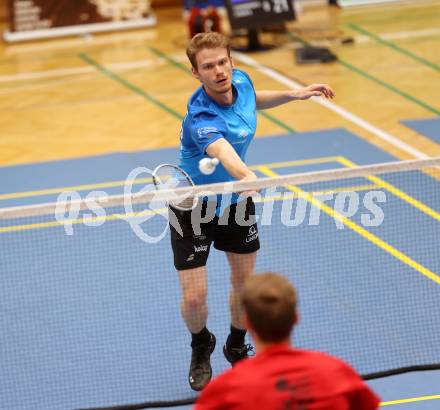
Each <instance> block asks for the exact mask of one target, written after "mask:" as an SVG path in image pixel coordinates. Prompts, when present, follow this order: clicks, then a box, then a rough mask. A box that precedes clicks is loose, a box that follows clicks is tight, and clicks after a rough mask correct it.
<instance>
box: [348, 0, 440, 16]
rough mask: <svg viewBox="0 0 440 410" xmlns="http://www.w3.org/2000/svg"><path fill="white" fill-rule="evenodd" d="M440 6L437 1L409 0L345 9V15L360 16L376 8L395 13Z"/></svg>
mask: <svg viewBox="0 0 440 410" xmlns="http://www.w3.org/2000/svg"><path fill="white" fill-rule="evenodd" d="M437 4H438V1H437V0H425V1H423V0H407V1H401V2H400V3H399V4H396V3H382V4H363V5H359V6H355V7H351V8H344V9H343V11H342V13H343V15H348V14H360V13H370V12H371V10H373V9H374V8H381V11H394V10H395V9H396V7H399V9H403V8H404V9H413V8H421V7H426V6H435V5H437Z"/></svg>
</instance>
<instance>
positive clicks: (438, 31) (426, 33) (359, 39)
mask: <svg viewBox="0 0 440 410" xmlns="http://www.w3.org/2000/svg"><path fill="white" fill-rule="evenodd" d="M438 35H440V28H428V29H424V30H414V31H398V32H395V33H382V34H377V36H379V37H381V38H382V39H384V40H406V39H411V38H419V37H432V36H438ZM372 41H375V40H372V39H371V38H370V37H368V36H356V37H355V38H354V42H355V43H357V44H360V43H369V42H372Z"/></svg>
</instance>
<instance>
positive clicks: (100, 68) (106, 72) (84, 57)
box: [79, 53, 183, 120]
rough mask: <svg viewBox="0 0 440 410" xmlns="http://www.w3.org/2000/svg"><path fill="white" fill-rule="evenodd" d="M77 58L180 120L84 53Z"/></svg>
mask: <svg viewBox="0 0 440 410" xmlns="http://www.w3.org/2000/svg"><path fill="white" fill-rule="evenodd" d="M79 57H80V58H81V59H82V60H84V61H85V62H86V63H87V64H90V65H92V66H94V67H95V68H96V69H97V70H98V71H100V72H101V73H102V74H104V75H106V76H107V77H109V78H111V79H112V80H114V81H116V82H118V83H119V84H121V85H123V86H125V87H127V88H128V89H130V90H131V91H133V92H135V93H136V94H139V95H140V96H142V97H144V98H145V99H146V100H148V101H150V102H151V103H153V104H154V105H156V106H157V107H159V108H161V109H162V110H164V111H166V112H167V113H169V114H171V115H172V116H174V117H175V118H177V119H179V120H182V118H183V117H182V116H181V115H180V114H179V113H178V112H177V111H174V110H173V109H172V108H170V107H168V106H167V105H165V104H164V103H163V102H161V101H159V100H158V99H156V98H154V97H153V96H152V95H150V94H148V93H147V92H145V91H144V90H142V89H141V88H139V87H137V86H136V85H134V84H132V83H130V82H129V81H127V80H126V79H124V78H123V77H121V76H119V75H118V74H115V73H114V72H113V71H110V70H108V69H107V68H105V67H104V66H102V65H101V64H99V63H97V62H96V61H95V60H93V59H92V58H91V57H90V56H88V55H87V54H85V53H80V54H79Z"/></svg>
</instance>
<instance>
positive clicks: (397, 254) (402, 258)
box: [259, 166, 440, 285]
mask: <svg viewBox="0 0 440 410" xmlns="http://www.w3.org/2000/svg"><path fill="white" fill-rule="evenodd" d="M259 171H260V172H262V173H263V174H265V175H266V176H268V177H275V176H278V174H277V173H276V172H274V171H272V170H271V169H269V168H267V167H265V166H260V167H259ZM286 188H287V189H289V190H290V191H292V192H295V193H296V194H297V195H298V196H300V197H302V198H304V199H306V200H307V201H308V202H310V203H311V204H312V205H314V206H316V207H318V208H319V209H321V210H322V211H324V212H325V213H326V214H327V215H329V216H331V217H332V218H333V219H336V220H338V221H340V222H342V223H343V224H344V225H345V226H347V227H348V228H350V229H351V230H352V231H354V232H356V233H357V234H359V235H360V236H362V237H363V238H365V239H367V240H368V241H370V242H371V243H373V244H374V245H376V246H377V247H379V248H381V249H383V250H384V251H385V252H387V253H389V254H390V255H392V256H394V257H395V258H396V259H398V260H400V261H401V262H403V263H404V264H405V265H408V266H409V267H411V268H413V269H415V270H416V271H418V272H420V273H421V274H422V275H424V276H426V277H427V278H428V279H431V280H432V281H433V282H435V283H437V284H438V285H440V277H439V276H438V275H436V274H435V273H434V272H432V271H431V270H429V269H428V268H426V267H425V266H423V265H421V264H420V263H418V262H416V261H415V260H414V259H411V258H410V257H409V256H408V255H405V254H404V253H403V252H401V251H399V250H397V249H396V248H394V247H392V246H391V245H390V244H388V243H387V242H385V241H383V240H382V239H380V238H379V237H377V236H376V235H374V234H372V233H371V232H368V231H367V230H366V229H364V228H362V227H361V226H359V225H357V224H356V223H355V222H353V221H352V220H350V219H348V218H346V217H345V216H343V215H341V214H340V213H339V212H337V211H335V210H334V209H333V208H331V207H329V206H328V205H326V204H324V203H323V202H321V201H319V200H318V199H316V198H315V197H313V195H312V194H310V193H307V192H305V191H303V190H302V189H301V188H299V187H297V186H295V185H287V186H286Z"/></svg>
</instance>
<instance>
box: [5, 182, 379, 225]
mask: <svg viewBox="0 0 440 410" xmlns="http://www.w3.org/2000/svg"><path fill="white" fill-rule="evenodd" d="M375 188H377V186H375V185H360V186H352V187H344V188H336V189H331V190H326V191H319V192H312V193H311V194H312V195H325V194H329V193H330V194H331V193H336V192H350V191H365V190H368V189H375ZM297 197H298V195H297V194H296V193H294V192H290V193H288V192H284V193H283V194H280V195H274V196H270V197H258V198H254V202H256V203H259V202H270V201H284V200H287V199H294V198H297ZM166 212H167V208H159V209H156V210H154V211H152V210H144V211H141V212H138V213H128V214H127V213H126V214H113V215H110V216H107V215H106V216H100V217H88V218H86V221H90V222H95V221H104V222H105V221H114V220H117V219H121V218H137V217H139V216H142V215H147V214H154V213H166ZM67 221H69V222H71V223H72V224H73V225H77V224H80V223H84V219H83V218H77V219H72V220H65V221H61V222H58V221H48V222H39V223H35V224H25V225H13V226H6V227H0V234H1V233H6V232H17V231H26V230H32V229H44V228H53V227H57V226H62V225H63V224H64V223H65V222H67Z"/></svg>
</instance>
